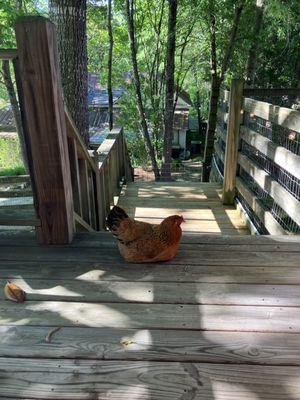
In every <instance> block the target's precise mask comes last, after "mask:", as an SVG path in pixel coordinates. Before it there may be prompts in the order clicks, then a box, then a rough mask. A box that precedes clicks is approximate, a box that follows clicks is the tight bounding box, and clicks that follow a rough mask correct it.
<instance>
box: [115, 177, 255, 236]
mask: <svg viewBox="0 0 300 400" xmlns="http://www.w3.org/2000/svg"><path fill="white" fill-rule="evenodd" d="M221 193H222V189H221V185H219V184H217V183H216V184H214V183H200V182H199V183H196V182H172V183H169V182H168V183H164V182H162V183H157V182H138V183H131V184H129V186H128V187H127V189H126V190H125V191H124V192H123V196H122V195H121V197H120V198H119V202H118V204H119V205H120V206H121V207H123V208H125V209H126V210H127V211H128V213H129V215H130V216H131V217H134V218H136V219H140V220H143V221H148V222H152V223H160V222H161V221H162V219H163V218H165V217H167V216H168V215H172V214H180V215H181V214H182V215H183V216H184V218H185V221H186V223H185V224H183V225H182V229H183V231H184V232H194V233H197V232H198V233H216V234H225V235H237V234H242V235H249V234H250V232H249V229H248V228H247V227H246V224H245V222H244V221H242V219H241V216H240V213H239V212H238V211H237V210H236V208H235V207H234V206H223V205H222V203H221V200H220V199H221Z"/></svg>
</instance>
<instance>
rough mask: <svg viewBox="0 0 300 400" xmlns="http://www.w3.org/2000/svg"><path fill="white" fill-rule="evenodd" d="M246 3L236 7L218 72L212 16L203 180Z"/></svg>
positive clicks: (210, 156)
mask: <svg viewBox="0 0 300 400" xmlns="http://www.w3.org/2000/svg"><path fill="white" fill-rule="evenodd" d="M243 8H244V3H241V4H239V5H238V6H237V7H236V9H235V14H234V19H233V22H232V27H231V31H230V35H229V41H228V44H227V47H226V49H225V53H224V57H223V60H222V66H221V72H220V73H219V74H218V73H217V51H216V20H215V17H214V15H213V14H212V15H211V16H210V23H211V25H210V35H211V37H210V48H211V92H210V99H209V114H208V122H207V129H206V138H205V151H204V161H203V169H202V182H209V175H210V170H211V162H212V156H213V152H214V140H215V130H216V125H217V113H218V101H219V97H220V88H221V84H222V82H223V80H224V78H225V74H226V72H227V69H228V66H229V63H230V61H231V59H232V55H233V51H234V44H235V39H236V35H237V32H238V27H239V23H240V19H241V14H242V11H243Z"/></svg>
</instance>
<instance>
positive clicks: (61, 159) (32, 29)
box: [16, 17, 74, 244]
mask: <svg viewBox="0 0 300 400" xmlns="http://www.w3.org/2000/svg"><path fill="white" fill-rule="evenodd" d="M16 39H17V47H18V56H19V61H20V76H21V83H22V88H23V96H24V108H25V113H26V121H27V126H28V135H29V145H30V148H31V156H32V160H31V162H32V168H33V174H34V182H35V190H36V199H37V212H38V216H39V218H40V220H41V227H39V228H37V235H38V240H39V242H40V243H45V244H50V243H51V244H64V243H70V242H71V241H72V238H73V232H74V212H73V198H72V185H71V175H70V166H69V155H68V144H67V134H66V122H65V115H64V106H63V96H62V86H61V79H60V72H59V65H58V51H57V43H56V33H55V27H54V25H53V24H52V23H51V22H50V21H48V20H47V19H46V18H43V17H22V18H20V19H19V20H18V21H17V23H16Z"/></svg>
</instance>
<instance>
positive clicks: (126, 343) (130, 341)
mask: <svg viewBox="0 0 300 400" xmlns="http://www.w3.org/2000/svg"><path fill="white" fill-rule="evenodd" d="M133 343H134V341H133V340H131V339H128V340H124V341H123V342H121V344H122V345H123V346H124V347H126V346H129V345H130V344H133Z"/></svg>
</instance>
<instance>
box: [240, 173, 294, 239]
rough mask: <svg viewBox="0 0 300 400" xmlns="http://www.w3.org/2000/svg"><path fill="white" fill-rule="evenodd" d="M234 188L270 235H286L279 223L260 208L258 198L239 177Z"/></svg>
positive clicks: (269, 213)
mask: <svg viewBox="0 0 300 400" xmlns="http://www.w3.org/2000/svg"><path fill="white" fill-rule="evenodd" d="M236 187H237V190H238V191H239V192H240V194H241V195H242V196H243V198H244V199H245V200H246V202H247V203H248V204H249V206H250V207H251V208H252V210H253V211H254V212H255V214H256V215H257V217H258V218H259V219H260V221H261V222H262V224H263V225H264V226H265V228H266V229H267V231H268V232H269V233H270V234H271V235H286V234H287V233H286V231H285V230H284V229H283V227H282V226H281V225H280V223H279V222H277V221H276V219H275V218H274V217H273V215H272V213H271V212H270V211H267V210H265V209H264V208H263V207H262V206H261V204H260V202H259V200H258V198H257V197H256V196H255V195H254V193H252V192H251V190H250V189H249V188H247V186H246V185H245V184H244V183H243V181H242V180H241V179H240V178H239V177H237V178H236Z"/></svg>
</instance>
